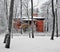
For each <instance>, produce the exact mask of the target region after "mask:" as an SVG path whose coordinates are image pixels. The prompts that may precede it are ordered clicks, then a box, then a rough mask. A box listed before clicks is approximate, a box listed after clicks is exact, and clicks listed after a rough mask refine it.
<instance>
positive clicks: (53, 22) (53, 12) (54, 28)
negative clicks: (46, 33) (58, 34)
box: [51, 0, 55, 40]
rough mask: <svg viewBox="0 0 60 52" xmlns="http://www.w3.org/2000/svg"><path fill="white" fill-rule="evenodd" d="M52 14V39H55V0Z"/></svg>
mask: <svg viewBox="0 0 60 52" xmlns="http://www.w3.org/2000/svg"><path fill="white" fill-rule="evenodd" d="M51 3H52V15H53V29H52V35H51V40H53V39H54V31H55V13H54V0H52V2H51Z"/></svg>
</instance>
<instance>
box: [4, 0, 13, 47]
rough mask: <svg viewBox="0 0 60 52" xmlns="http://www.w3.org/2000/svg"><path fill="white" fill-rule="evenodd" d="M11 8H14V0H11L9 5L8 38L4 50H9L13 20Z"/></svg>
mask: <svg viewBox="0 0 60 52" xmlns="http://www.w3.org/2000/svg"><path fill="white" fill-rule="evenodd" d="M13 7H14V0H11V3H10V13H9V14H10V15H9V26H8V36H7V39H6V45H5V48H10V40H11V28H12V18H13Z"/></svg>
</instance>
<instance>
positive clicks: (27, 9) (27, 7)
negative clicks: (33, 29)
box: [27, 2, 31, 38]
mask: <svg viewBox="0 0 60 52" xmlns="http://www.w3.org/2000/svg"><path fill="white" fill-rule="evenodd" d="M27 17H28V31H29V38H31V35H30V27H29V25H30V24H29V14H28V2H27Z"/></svg>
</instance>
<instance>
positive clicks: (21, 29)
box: [20, 0, 22, 34]
mask: <svg viewBox="0 0 60 52" xmlns="http://www.w3.org/2000/svg"><path fill="white" fill-rule="evenodd" d="M20 22H21V24H22V0H20ZM21 34H22V28H21Z"/></svg>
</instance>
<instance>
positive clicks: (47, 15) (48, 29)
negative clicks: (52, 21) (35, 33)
mask: <svg viewBox="0 0 60 52" xmlns="http://www.w3.org/2000/svg"><path fill="white" fill-rule="evenodd" d="M48 15H49V10H48V7H47V32H48V30H49V29H48V17H49V16H48Z"/></svg>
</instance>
